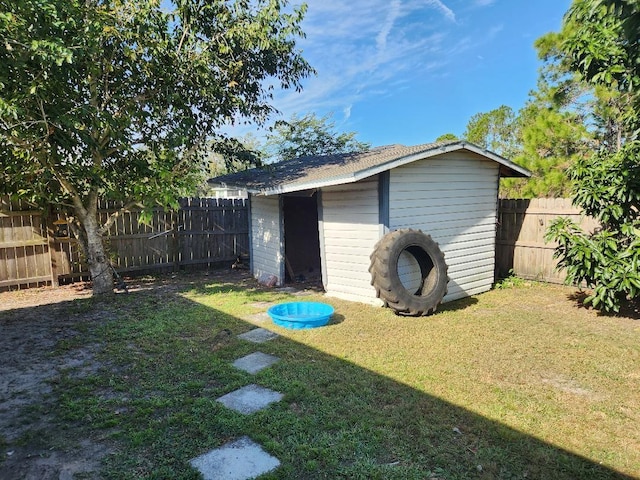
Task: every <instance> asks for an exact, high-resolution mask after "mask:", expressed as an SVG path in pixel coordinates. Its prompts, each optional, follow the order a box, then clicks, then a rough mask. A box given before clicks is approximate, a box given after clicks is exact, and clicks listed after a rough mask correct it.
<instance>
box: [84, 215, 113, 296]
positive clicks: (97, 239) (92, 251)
mask: <svg viewBox="0 0 640 480" xmlns="http://www.w3.org/2000/svg"><path fill="white" fill-rule="evenodd" d="M83 217H84V218H81V219H80V220H81V223H82V227H83V230H84V233H85V235H86V237H85V238H84V239H81V241H84V242H85V245H84V248H83V249H84V250H85V255H86V257H87V264H88V265H89V272H90V273H91V282H92V284H93V295H111V294H113V287H114V284H113V273H112V271H111V267H110V263H109V259H108V258H107V256H106V255H105V252H104V244H103V242H102V234H101V232H100V228H99V226H98V223H97V221H96V218H94V216H93V215H91V214H88V215H84V216H83Z"/></svg>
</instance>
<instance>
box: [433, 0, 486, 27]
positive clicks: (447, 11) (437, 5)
mask: <svg viewBox="0 0 640 480" xmlns="http://www.w3.org/2000/svg"><path fill="white" fill-rule="evenodd" d="M481 1H482V0H481ZM426 3H427V5H430V6H432V7H433V8H436V9H438V10H440V11H441V12H442V13H443V14H444V16H445V17H447V18H448V19H449V20H452V21H454V22H455V21H456V14H455V13H453V10H451V9H450V8H449V7H447V6H446V5H445V4H444V3H442V2H441V1H440V0H426Z"/></svg>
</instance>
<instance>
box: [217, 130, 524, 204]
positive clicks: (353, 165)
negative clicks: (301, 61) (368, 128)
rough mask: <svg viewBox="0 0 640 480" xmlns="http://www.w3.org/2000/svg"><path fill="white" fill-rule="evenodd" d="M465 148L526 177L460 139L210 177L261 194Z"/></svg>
mask: <svg viewBox="0 0 640 480" xmlns="http://www.w3.org/2000/svg"><path fill="white" fill-rule="evenodd" d="M456 150H468V151H471V152H474V153H476V154H478V155H480V156H482V157H485V158H486V159H488V160H492V161H495V162H497V163H499V164H500V175H501V176H505V177H528V176H530V175H531V174H530V173H529V172H528V171H527V170H526V169H524V168H522V167H520V166H518V165H516V164H515V163H512V162H510V161H509V160H507V159H505V158H503V157H500V156H499V155H496V154H495V153H492V152H489V151H487V150H483V149H481V148H480V147H477V146H475V145H473V144H470V143H467V142H461V141H455V142H436V143H427V144H422V145H415V146H412V147H407V146H404V145H387V146H384V147H377V148H373V149H371V150H369V151H366V152H356V153H343V154H338V155H321V156H306V157H299V158H294V159H292V160H286V161H283V162H279V163H275V164H271V165H266V166H264V167H261V168H253V169H250V170H245V171H243V172H238V173H232V174H228V175H222V176H220V177H216V178H212V179H210V180H209V183H211V184H215V185H224V186H234V187H242V188H246V189H247V190H248V191H249V192H252V193H259V194H264V195H272V194H276V193H287V192H295V191H300V190H307V189H310V188H320V187H326V186H329V185H339V184H343V183H350V182H355V181H358V180H360V179H363V178H367V177H369V176H372V175H376V174H378V173H380V172H383V171H385V170H390V169H392V168H394V167H397V166H400V165H404V164H406V163H411V162H414V161H417V160H422V159H424V158H429V157H433V156H436V155H441V154H443V153H447V152H451V151H456Z"/></svg>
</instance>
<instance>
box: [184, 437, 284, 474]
mask: <svg viewBox="0 0 640 480" xmlns="http://www.w3.org/2000/svg"><path fill="white" fill-rule="evenodd" d="M189 463H190V464H191V466H192V467H193V468H195V469H196V470H198V471H199V472H200V474H201V475H202V477H203V478H204V480H249V479H250V478H255V477H258V476H260V475H263V474H265V473H267V472H270V471H272V470H275V469H276V468H278V467H279V466H280V460H278V459H277V458H276V457H273V456H271V455H269V454H268V453H267V452H265V451H264V450H263V449H262V447H261V446H260V445H258V444H257V443H255V442H254V441H253V440H251V439H250V438H249V437H242V438H239V439H238V440H236V441H234V442H230V443H227V444H226V445H223V446H222V447H220V448H216V449H215V450H211V451H210V452H208V453H205V454H204V455H200V456H199V457H196V458H194V459H193V460H191V461H190V462H189Z"/></svg>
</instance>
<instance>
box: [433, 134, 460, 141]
mask: <svg viewBox="0 0 640 480" xmlns="http://www.w3.org/2000/svg"><path fill="white" fill-rule="evenodd" d="M456 140H460V139H459V138H458V136H457V135H456V134H454V133H445V134H443V135H440V136H439V137H438V138H436V142H455V141H456Z"/></svg>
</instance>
